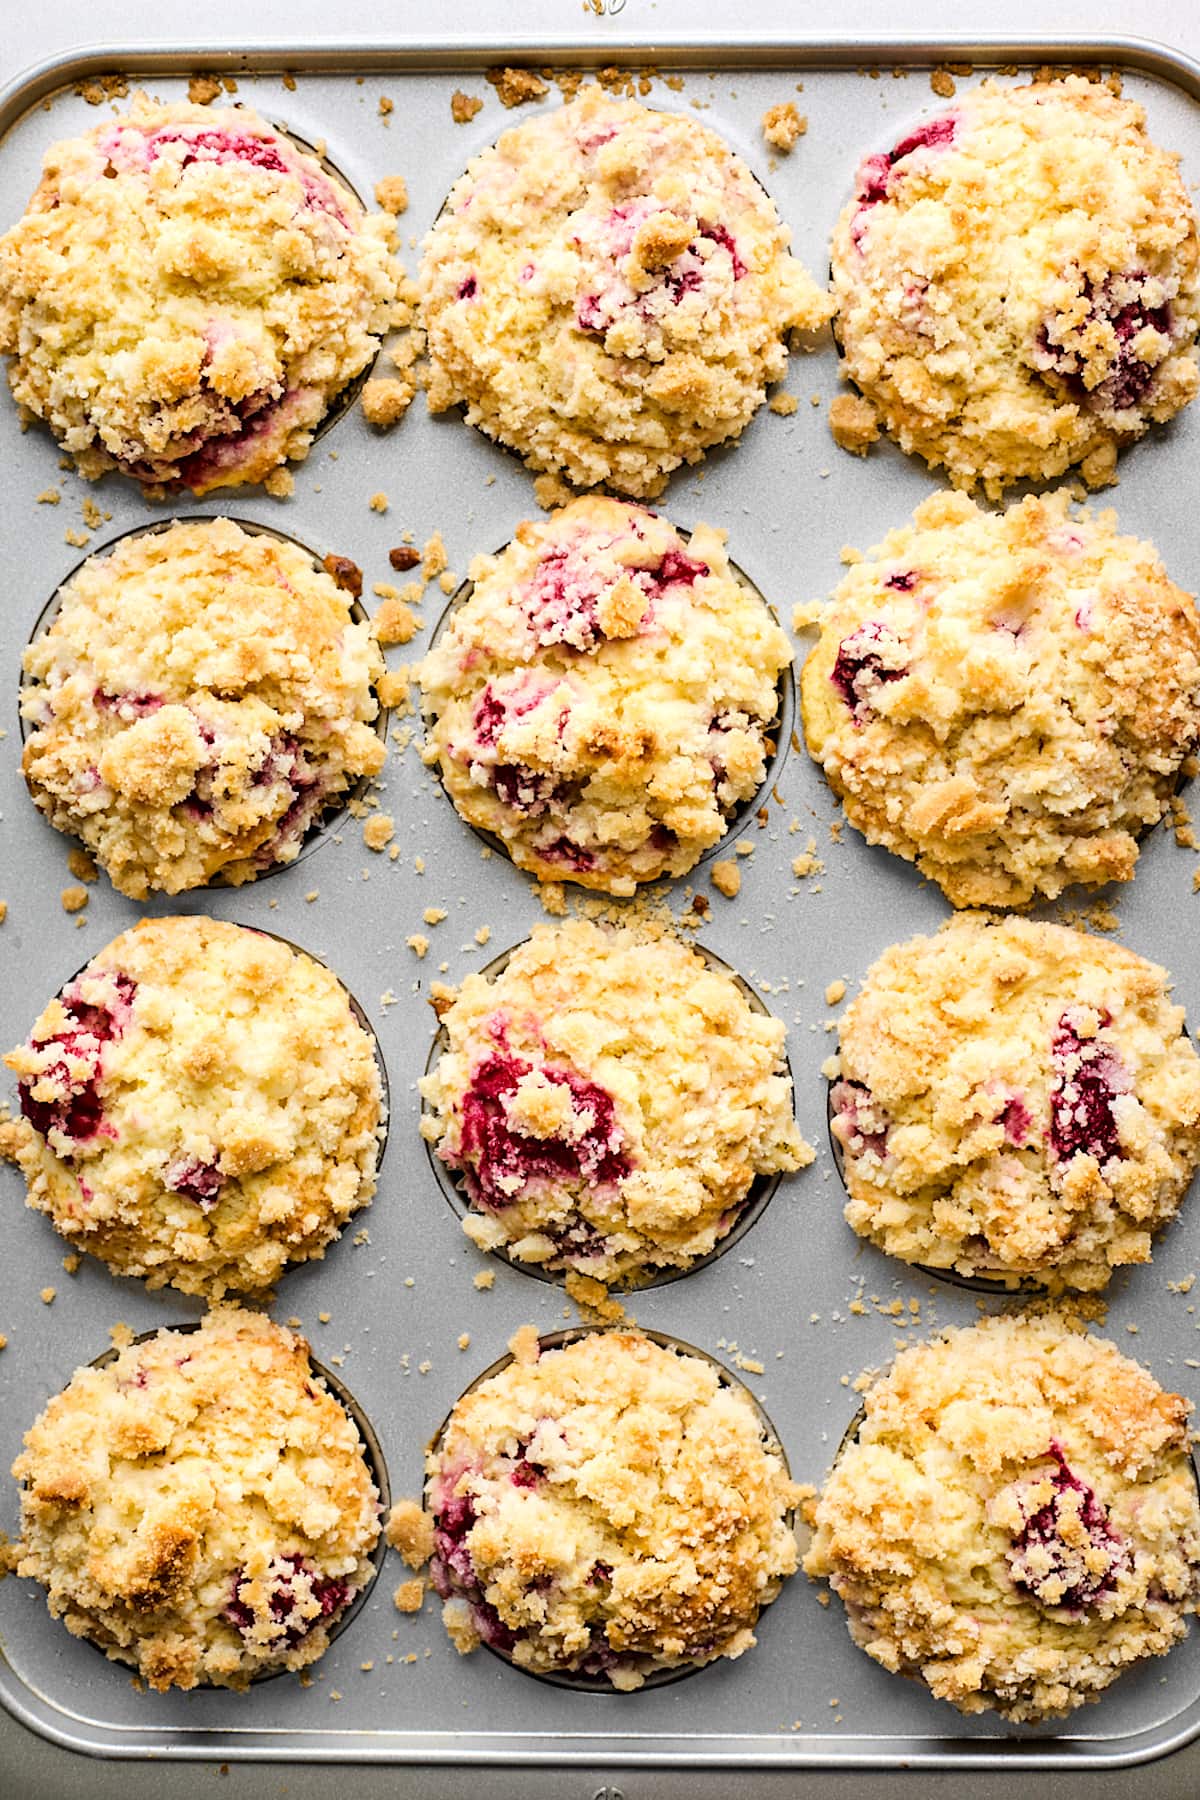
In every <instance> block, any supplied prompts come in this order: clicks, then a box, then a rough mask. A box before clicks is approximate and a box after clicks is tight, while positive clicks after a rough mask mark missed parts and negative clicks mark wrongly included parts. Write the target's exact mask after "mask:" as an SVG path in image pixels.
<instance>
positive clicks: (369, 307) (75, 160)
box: [0, 95, 400, 494]
mask: <svg viewBox="0 0 1200 1800" xmlns="http://www.w3.org/2000/svg"><path fill="white" fill-rule="evenodd" d="M391 231H392V221H391V219H390V217H388V216H386V215H382V214H381V215H377V216H374V217H370V218H368V217H365V216H364V214H363V212H362V209H361V207H360V206H359V204H358V202H357V200H356V199H355V198H354V196H353V195H352V194H351V193H350V192H349V191H348V189H346V188H345V187H344V186H343V185H342V184H341V183H340V182H339V181H338V180H337V179H336V178H335V177H334V176H332V175H330V174H328V173H327V172H326V171H325V170H324V169H323V168H322V167H321V165H320V164H319V163H318V162H317V160H316V159H315V157H312V156H309V155H307V154H306V153H304V152H303V151H301V150H299V149H298V148H297V147H296V146H295V145H294V144H293V143H291V142H290V141H289V140H288V139H287V138H285V137H282V136H280V134H279V133H278V132H276V131H275V130H273V129H272V127H271V126H270V125H268V124H267V123H266V122H265V121H264V120H263V119H261V118H260V117H259V116H258V115H257V114H256V113H254V112H252V111H251V110H250V109H248V108H245V107H238V108H236V109H234V108H225V109H213V108H211V107H208V106H200V105H195V104H192V103H190V102H181V103H179V104H177V105H171V106H160V105H158V104H156V103H155V102H153V101H150V100H148V99H147V98H146V96H145V95H138V96H136V97H135V99H134V101H133V103H132V105H131V106H130V108H129V110H128V111H127V112H125V113H123V114H121V115H120V116H118V117H116V118H113V119H108V120H105V122H104V123H103V124H101V125H98V126H96V127H95V128H94V129H93V130H91V131H89V132H87V133H85V134H84V135H83V136H80V137H75V138H68V139H65V140H63V141H61V142H59V143H56V144H52V145H51V147H50V149H49V150H48V151H47V152H46V156H45V159H44V162H43V167H42V178H41V181H40V183H39V185H38V187H37V189H36V191H35V193H34V195H33V198H32V199H31V201H30V203H29V206H28V208H27V210H26V212H25V215H24V217H23V218H22V219H20V220H19V221H18V223H17V224H16V225H14V226H13V227H12V229H11V230H10V231H9V232H7V233H6V234H5V236H4V237H3V238H0V349H3V350H6V351H8V352H9V353H10V355H11V356H12V358H13V361H12V363H11V365H10V369H9V381H10V385H11V387H12V390H13V394H14V397H15V398H16V400H17V401H18V403H19V404H20V405H21V406H22V407H24V408H26V409H27V411H28V412H30V413H33V414H35V415H36V416H37V417H39V418H43V419H45V420H46V422H47V424H48V425H49V426H50V428H51V430H52V431H53V432H54V435H55V436H56V438H57V439H58V440H59V442H60V443H61V444H62V445H63V447H64V449H65V450H67V451H68V452H69V453H70V455H71V456H72V457H73V459H74V461H75V464H76V467H77V468H78V469H79V471H80V473H81V474H82V475H85V476H87V477H88V478H89V479H92V478H94V477H96V476H98V475H101V474H103V473H104V472H105V470H108V469H119V470H121V471H122V472H123V473H125V474H127V475H131V476H133V477H134V479H135V480H138V481H140V482H142V483H143V485H144V486H146V487H147V488H150V489H160V488H162V487H163V486H164V485H165V486H173V487H185V488H189V489H190V490H191V491H192V492H193V493H194V494H204V493H208V492H210V491H211V490H212V489H214V488H219V487H229V486H236V485H240V484H242V483H245V482H255V481H261V480H262V479H263V478H264V477H265V476H267V475H268V474H269V473H270V471H272V470H274V469H277V468H278V467H279V466H280V465H281V464H283V463H284V462H286V461H288V460H289V459H292V460H299V459H301V458H303V456H304V455H305V454H306V452H307V450H308V446H309V444H310V442H311V439H312V434H313V431H314V429H315V428H316V426H317V425H318V424H319V423H320V421H321V419H322V418H323V417H324V415H325V413H326V411H327V409H328V407H329V405H330V402H331V401H332V400H333V399H334V397H335V396H336V395H337V394H338V393H339V392H340V391H341V389H343V388H344V387H345V386H346V385H347V384H348V383H349V382H350V381H351V380H352V379H353V378H354V376H356V375H357V374H359V373H360V371H361V370H363V369H364V368H365V367H366V366H367V364H368V363H369V362H370V361H371V360H372V358H373V357H374V355H375V353H376V351H377V350H378V347H379V340H380V337H381V336H382V334H383V333H384V332H385V331H386V330H387V328H388V326H389V325H390V324H391V323H392V320H393V309H394V305H395V302H396V296H397V288H398V280H399V276H400V270H399V267H398V265H397V264H396V263H395V262H394V261H393V259H392V256H391V254H390V251H389V249H388V243H389V238H390V233H391Z"/></svg>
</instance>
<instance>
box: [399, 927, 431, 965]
mask: <svg viewBox="0 0 1200 1800" xmlns="http://www.w3.org/2000/svg"><path fill="white" fill-rule="evenodd" d="M404 941H405V943H406V944H407V945H408V947H409V949H410V950H411V951H412V953H413V955H414V956H415V957H416V958H417V960H418V962H420V961H421V960H422V959H423V958H424V956H425V954H426V952H427V951H428V949H429V939H428V938H427V937H426V936H425V933H424V932H423V931H414V932H413V933H412V935H411V936H410V937H406V938H405V940H404Z"/></svg>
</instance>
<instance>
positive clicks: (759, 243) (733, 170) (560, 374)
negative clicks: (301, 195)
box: [419, 86, 833, 496]
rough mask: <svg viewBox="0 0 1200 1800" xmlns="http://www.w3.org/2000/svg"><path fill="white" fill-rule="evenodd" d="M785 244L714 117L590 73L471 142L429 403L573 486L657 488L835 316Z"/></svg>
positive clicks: (430, 247)
mask: <svg viewBox="0 0 1200 1800" xmlns="http://www.w3.org/2000/svg"><path fill="white" fill-rule="evenodd" d="M789 241H790V236H789V233H788V231H787V230H786V228H785V227H784V226H783V225H782V224H781V223H780V221H779V216H778V214H777V213H776V211H775V207H774V205H773V204H772V202H771V201H770V199H769V198H768V196H767V195H766V193H765V192H764V190H763V189H762V188H761V187H760V186H759V184H758V183H757V182H756V181H755V179H754V176H753V175H752V174H751V173H750V170H749V169H748V168H747V167H746V166H745V164H744V163H743V162H742V161H741V160H740V158H738V157H736V156H734V155H733V153H732V152H731V151H730V149H729V147H728V146H727V145H726V144H725V143H724V141H723V140H722V139H721V138H719V137H718V136H717V134H716V133H715V132H713V131H710V130H708V129H707V128H706V127H705V126H703V125H701V124H700V123H699V121H698V120H696V119H694V118H690V117H686V116H684V115H682V114H676V113H662V112H654V111H651V110H650V109H649V108H647V107H645V106H640V105H638V104H637V102H636V101H627V100H612V99H609V98H608V97H607V96H606V95H605V94H603V93H601V91H600V89H599V88H597V87H593V86H588V87H585V88H583V89H581V90H580V92H579V94H578V95H577V97H576V98H575V99H574V100H572V101H571V102H570V104H569V105H567V106H563V107H560V108H559V109H558V110H557V111H555V112H548V113H543V114H540V115H539V116H538V117H536V118H533V119H530V120H529V121H528V122H527V123H526V124H523V125H518V126H516V127H514V128H513V129H512V130H511V131H506V132H505V133H504V135H503V136H502V137H501V138H500V139H499V141H498V142H497V143H496V144H495V145H494V146H493V147H492V148H491V149H488V150H485V151H484V152H483V153H482V154H481V155H479V156H477V157H475V159H474V160H473V161H472V162H471V163H470V164H469V166H468V168H467V171H466V173H465V174H464V175H463V176H462V177H461V178H460V179H459V180H458V181H457V182H456V183H455V185H454V187H453V188H452V189H451V191H450V195H449V197H448V199H447V201H446V206H445V210H444V211H443V213H442V215H441V217H440V218H439V219H438V221H437V223H436V224H435V225H434V228H433V230H432V231H431V232H430V233H429V235H428V237H427V238H426V240H425V251H424V260H423V262H422V265H421V273H420V284H419V285H420V291H421V305H422V318H423V322H424V324H425V326H426V327H427V329H428V333H429V359H430V371H429V405H430V408H431V410H432V411H434V412H444V411H445V410H446V408H448V407H451V406H458V405H462V406H465V408H466V416H467V419H468V420H469V422H470V423H471V424H472V425H478V426H480V427H481V428H482V429H483V430H484V431H486V432H487V433H488V435H489V436H491V437H494V438H497V439H498V440H499V441H500V442H501V443H503V444H508V445H509V446H510V447H511V448H513V449H515V450H517V451H518V452H519V453H520V455H521V456H522V457H523V458H524V459H525V461H526V463H527V464H528V465H529V467H530V468H532V469H546V470H553V471H555V472H557V473H560V474H562V475H564V476H565V477H566V478H567V479H568V480H569V481H571V482H573V483H574V484H575V485H576V486H577V487H592V486H594V485H597V484H599V483H605V484H607V485H608V486H609V487H613V488H616V489H617V490H618V491H619V492H620V493H624V494H633V495H640V496H651V495H654V494H657V493H659V492H660V491H661V489H662V488H663V486H664V485H665V483H666V480H667V477H668V475H669V474H670V472H671V470H672V469H676V468H678V467H679V465H680V464H681V463H685V462H688V463H694V462H698V461H699V459H700V458H701V456H703V454H704V452H705V450H706V449H708V448H709V447H710V446H711V445H713V444H719V443H723V442H725V441H726V440H727V439H729V438H734V437H737V436H739V435H740V433H741V431H742V430H743V428H744V427H745V425H746V424H747V423H748V421H749V420H750V419H751V417H752V416H753V414H754V413H755V411H756V410H757V409H758V407H759V406H761V404H762V402H763V400H764V399H765V398H766V384H767V383H768V382H770V381H777V380H778V379H779V378H780V376H781V375H782V374H783V372H784V369H785V366H786V360H787V354H786V350H785V346H784V339H785V336H786V334H787V333H788V332H789V331H791V330H792V329H795V328H798V329H804V330H813V329H816V328H817V327H819V326H821V325H823V324H824V323H825V321H826V320H827V319H828V318H829V317H830V315H831V313H832V311H833V305H832V302H831V301H830V300H829V299H828V297H827V296H826V295H825V294H824V293H822V292H821V291H820V289H818V288H817V287H816V286H815V284H814V283H813V281H812V280H811V279H810V278H809V276H808V275H807V274H806V273H805V271H804V270H803V269H802V268H801V267H800V264H799V263H798V262H796V261H795V260H794V258H793V257H792V256H791V255H790V254H789V251H788V244H789Z"/></svg>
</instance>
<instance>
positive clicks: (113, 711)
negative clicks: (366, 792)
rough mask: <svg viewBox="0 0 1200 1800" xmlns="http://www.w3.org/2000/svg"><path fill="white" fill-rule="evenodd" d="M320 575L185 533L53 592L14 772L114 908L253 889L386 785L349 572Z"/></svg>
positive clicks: (376, 663) (371, 655)
mask: <svg viewBox="0 0 1200 1800" xmlns="http://www.w3.org/2000/svg"><path fill="white" fill-rule="evenodd" d="M330 564H332V565H333V566H332V567H329V566H328V565H330ZM326 565H327V566H326V568H325V569H323V570H317V569H316V568H314V566H313V563H312V560H311V558H310V557H309V556H308V555H307V554H306V553H305V552H304V551H303V550H301V549H300V548H299V547H298V546H297V545H294V544H290V543H287V542H285V541H283V540H280V539H277V538H274V537H271V536H269V535H267V534H265V533H264V534H257V533H256V534H251V533H249V532H246V531H243V530H242V529H241V527H240V526H238V525H235V524H233V523H232V522H231V521H230V520H228V519H212V520H194V521H191V522H188V523H185V524H176V525H172V526H171V527H170V528H169V529H168V530H167V531H164V532H148V533H144V534H140V535H136V536H131V537H126V538H123V539H122V540H121V541H120V542H119V543H118V544H117V545H116V546H115V547H114V548H113V549H112V550H111V551H109V552H108V553H107V554H105V555H102V556H96V557H92V558H90V559H89V561H87V562H86V563H84V565H83V567H82V568H81V569H79V570H78V571H77V572H76V573H75V574H74V575H73V576H72V577H71V579H70V580H69V581H68V582H67V583H66V584H65V585H64V587H63V588H62V589H61V590H60V595H59V599H60V606H59V610H58V611H57V613H56V614H55V617H54V619H53V621H52V623H51V624H50V626H49V627H48V628H47V629H46V630H45V631H44V632H43V633H42V634H41V636H40V637H38V638H37V639H36V640H35V641H34V642H33V643H32V644H31V645H30V647H29V649H28V650H27V651H26V652H25V657H24V665H23V667H24V685H23V686H22V690H21V711H22V715H23V717H24V719H25V720H26V722H27V726H28V736H27V739H26V744H25V751H24V755H23V757H22V765H21V766H22V770H23V772H24V775H25V779H26V781H27V782H28V784H29V790H30V793H31V795H32V797H33V800H34V803H35V804H36V805H37V807H38V809H39V810H40V811H41V812H42V813H44V814H45V816H46V817H47V818H48V819H49V821H50V823H51V824H52V825H54V826H56V827H57V828H58V830H60V831H66V832H70V833H72V834H74V835H75V836H78V837H80V838H82V840H83V841H84V843H85V844H86V845H87V846H88V849H89V850H90V851H92V853H93V854H94V855H95V857H96V858H97V860H98V861H99V862H100V863H101V864H103V866H104V868H105V869H106V870H107V872H108V874H109V876H110V878H111V880H112V882H113V885H114V886H115V887H117V888H118V889H119V890H120V891H121V892H122V893H124V894H128V895H130V896H131V898H133V899H136V900H144V899H145V898H146V896H147V894H149V893H150V892H152V891H161V892H164V893H168V894H177V893H180V892H182V891H184V890H186V889H188V888H195V887H203V886H206V885H207V884H208V883H209V882H212V881H214V880H216V879H218V878H219V879H221V880H222V881H225V882H227V883H231V884H233V885H240V884H241V883H243V882H247V881H253V880H254V879H255V877H256V876H257V875H259V874H261V873H262V872H263V871H264V870H266V869H269V868H272V867H274V866H276V865H277V864H280V863H288V862H291V861H293V860H294V858H295V857H296V855H297V854H298V852H299V850H300V847H301V845H302V844H303V842H304V839H305V836H306V834H307V832H308V831H309V829H310V827H311V826H312V825H314V824H315V823H316V821H317V820H319V818H320V817H321V814H322V813H323V812H325V811H326V810H327V809H328V808H329V807H330V806H331V805H332V804H336V802H337V801H338V800H339V798H341V797H342V796H344V795H345V793H346V792H347V790H348V789H349V788H350V787H351V786H353V784H354V783H355V782H356V781H358V780H361V779H362V778H363V777H364V776H367V775H374V774H376V773H377V772H378V770H379V769H380V767H381V766H382V763H383V759H384V746H383V743H382V741H381V739H380V737H379V735H378V733H377V732H376V731H375V729H374V728H373V724H372V721H374V719H375V718H376V716H377V714H378V710H379V708H378V704H377V701H376V698H375V693H374V692H373V688H374V687H375V685H376V684H377V683H378V681H379V679H380V677H381V676H382V673H383V658H382V656H381V655H380V653H379V650H378V649H377V647H376V645H375V643H374V641H373V640H372V637H371V631H370V626H369V625H368V624H367V623H366V622H363V623H361V624H360V623H355V622H354V620H353V619H352V617H351V611H350V599H349V596H352V595H353V593H354V589H355V578H357V586H358V588H359V590H360V591H361V586H362V576H361V572H360V571H359V570H358V569H357V567H356V565H355V564H353V563H352V562H350V560H349V558H347V557H333V558H327V559H326Z"/></svg>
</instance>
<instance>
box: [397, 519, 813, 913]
mask: <svg viewBox="0 0 1200 1800" xmlns="http://www.w3.org/2000/svg"><path fill="white" fill-rule="evenodd" d="M471 580H472V582H473V584H474V588H473V591H472V593H471V595H470V597H469V599H467V600H466V602H465V603H464V604H463V605H461V606H459V607H458V608H456V609H455V610H454V612H453V613H452V615H451V617H450V620H449V623H448V625H447V627H446V629H445V631H444V632H443V633H442V635H441V636H440V638H439V639H438V641H437V643H436V644H435V645H434V647H433V648H432V649H431V651H430V653H429V654H428V656H426V658H425V660H424V662H423V663H422V664H421V666H420V680H421V687H422V692H423V695H424V703H425V710H426V713H427V715H429V716H430V724H429V733H428V743H427V750H426V757H427V760H428V761H431V762H436V763H437V764H438V765H439V767H440V769H441V774H442V780H443V782H444V784H445V786H446V790H447V792H448V793H449V795H450V798H451V799H452V801H453V802H454V805H455V807H456V808H457V810H458V812H459V813H461V814H462V816H463V818H465V819H466V820H467V821H468V822H469V823H470V824H472V825H475V826H478V827H480V828H482V829H484V830H487V831H491V832H493V833H494V834H495V835H496V836H498V837H500V838H501V839H502V840H503V842H504V844H505V846H506V847H507V849H508V850H509V853H510V854H511V856H512V858H513V860H514V862H516V863H517V864H518V865H519V866H520V867H521V868H523V869H528V870H529V871H530V873H531V874H534V875H537V876H539V877H541V878H542V879H543V880H561V879H563V878H564V877H566V878H568V879H570V880H572V881H576V882H578V883H579V884H580V885H581V886H582V887H589V888H599V889H602V890H604V891H605V892H607V893H611V894H632V893H633V892H635V890H636V888H637V885H638V883H639V882H644V881H654V880H657V879H658V878H659V877H660V876H663V875H672V876H675V875H683V874H686V873H687V871H688V870H689V869H690V868H692V867H693V866H694V865H695V863H696V862H697V860H698V859H699V857H700V856H701V855H702V854H703V852H704V851H705V850H707V849H709V848H710V846H711V845H713V844H715V843H716V842H717V841H718V840H719V839H720V837H721V836H722V834H723V832H724V830H725V828H726V823H727V819H728V815H729V814H730V813H731V812H732V811H733V809H734V808H735V807H736V806H738V805H739V804H740V803H744V802H746V801H748V800H750V799H752V798H753V796H754V794H755V793H756V792H757V790H758V788H759V786H760V785H761V783H762V781H763V778H764V775H765V772H766V760H767V756H768V755H769V753H770V749H771V747H772V746H771V745H770V743H769V740H768V736H767V733H768V730H769V729H770V727H771V726H772V724H773V723H775V722H777V714H778V711H779V692H778V683H779V677H780V673H781V671H782V670H783V669H784V668H785V667H786V666H787V665H788V663H789V662H790V661H791V655H792V652H791V645H790V644H789V642H788V639H787V638H786V637H785V635H784V633H783V632H782V631H781V630H780V629H779V627H778V625H776V624H775V622H774V621H773V620H772V618H771V616H770V614H769V612H768V611H767V608H766V607H765V606H764V605H763V603H762V601H761V600H759V599H758V598H757V596H756V595H754V594H753V593H752V592H751V591H750V590H749V589H748V588H747V587H746V586H745V585H744V584H743V583H742V582H741V581H739V580H738V578H737V576H736V575H735V574H734V572H733V571H732V570H731V568H730V566H729V561H728V558H727V556H726V554H725V533H724V532H721V531H714V530H713V529H712V528H711V527H710V526H707V525H700V526H697V528H696V530H695V531H694V532H693V533H692V535H691V538H690V540H689V541H687V542H685V541H684V539H683V538H681V536H680V535H679V533H678V532H677V531H676V530H675V528H674V526H672V525H671V524H669V523H668V522H667V520H665V519H662V518H659V517H658V516H657V514H655V513H651V512H648V511H647V510H646V509H645V508H644V507H640V506H634V505H631V504H628V503H626V502H623V501H619V500H609V499H604V498H600V497H598V496H588V497H586V498H581V499H578V500H573V501H572V502H571V503H570V504H569V505H568V506H565V507H563V508H562V510H561V511H559V512H556V513H553V514H551V516H550V517H549V518H548V519H546V520H544V521H526V522H525V523H524V524H521V525H519V526H518V527H517V531H516V536H515V537H514V539H513V541H512V542H511V543H510V544H509V545H508V546H507V547H506V548H505V549H504V550H503V551H501V553H500V554H499V555H498V556H479V557H476V559H475V560H474V562H473V563H472V564H471Z"/></svg>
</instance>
